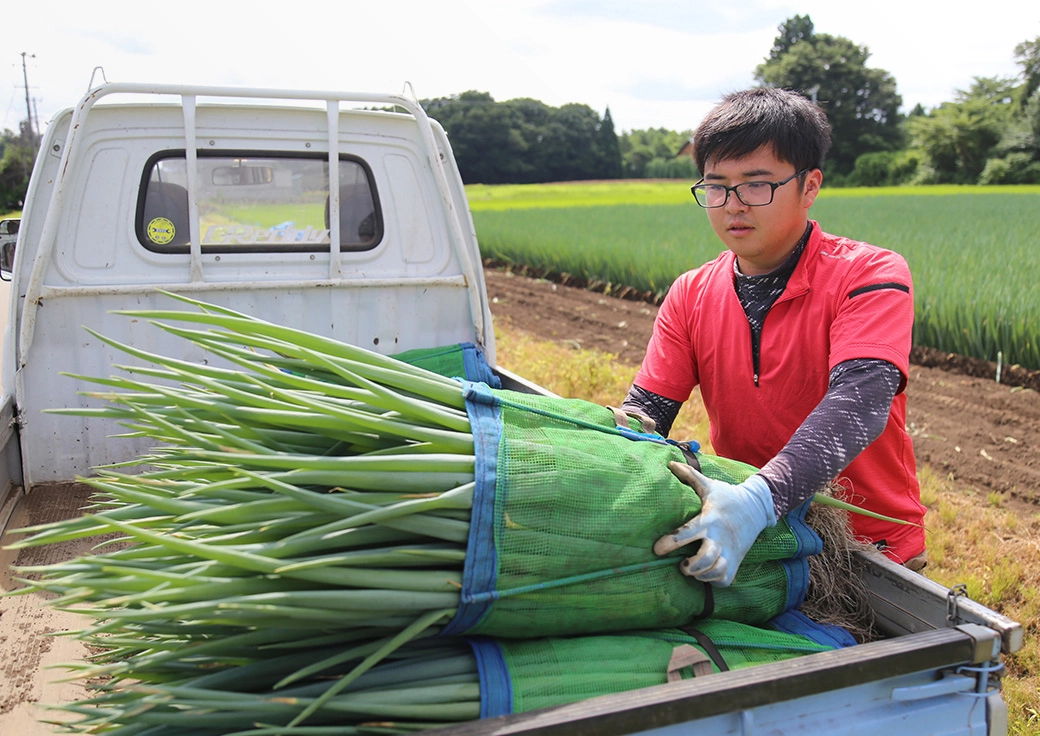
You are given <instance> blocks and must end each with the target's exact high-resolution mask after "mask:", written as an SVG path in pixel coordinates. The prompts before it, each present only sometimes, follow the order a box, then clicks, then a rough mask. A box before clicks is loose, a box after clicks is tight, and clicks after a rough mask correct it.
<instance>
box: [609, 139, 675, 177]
mask: <svg viewBox="0 0 1040 736" xmlns="http://www.w3.org/2000/svg"><path fill="white" fill-rule="evenodd" d="M692 136H693V131H690V130H684V131H682V132H681V133H678V132H676V131H674V130H668V129H667V128H644V129H640V130H632V131H629V132H627V133H623V134H622V136H621V139H620V140H619V146H620V149H621V161H622V175H623V176H626V177H628V178H631V179H643V178H646V177H658V176H662V175H663V174H662V173H661V172H666V171H668V170H669V166H670V162H672V161H673V160H674V159H675V156H676V154H677V153H678V152H679V149H681V148H682V147H683V144H685V143H686V142H687V141H689V140H690V138H691V137H692ZM677 166H678V168H679V169H682V170H683V171H688V170H690V169H689V168H687V167H685V165H684V164H678V165H677ZM672 168H673V169H675V168H676V165H672ZM683 176H686V175H685V174H683Z"/></svg>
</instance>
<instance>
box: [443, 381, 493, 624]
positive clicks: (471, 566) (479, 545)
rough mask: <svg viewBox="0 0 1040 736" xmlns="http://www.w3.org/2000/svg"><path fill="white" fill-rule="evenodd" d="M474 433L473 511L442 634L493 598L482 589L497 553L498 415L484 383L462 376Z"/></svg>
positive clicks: (474, 617)
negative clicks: (455, 600) (455, 596)
mask: <svg viewBox="0 0 1040 736" xmlns="http://www.w3.org/2000/svg"><path fill="white" fill-rule="evenodd" d="M462 385H463V391H462V395H463V396H464V397H465V399H466V413H467V414H468V415H469V421H470V426H471V431H472V433H473V449H474V454H475V466H474V469H473V473H474V484H475V485H474V490H473V511H472V516H471V518H470V524H469V538H468V540H467V542H466V562H465V563H464V565H463V570H462V591H461V594H460V596H459V598H460V602H459V608H458V611H457V612H456V614H455V618H453V619H452V620H451V622H450V623H449V624H448V625H447V626H446V627H445V628H444V630H443V631H442V632H441V635H442V636H451V635H455V634H463V633H465V632H467V631H469V630H470V629H472V628H473V627H474V626H476V625H477V623H478V622H479V621H480V620H481V619H482V618H483V617H484V616H485V615H487V612H488V611H489V610H490V608H491V603H492V601H491V600H490V599H488V598H486V597H484V596H482V594H484V593H486V591H490V590H495V588H496V583H497V579H498V553H497V551H496V550H495V487H496V485H497V483H498V450H499V445H500V444H501V442H502V418H501V411H500V409H499V406H498V400H497V398H496V397H495V395H494V394H493V393H491V389H490V388H489V387H488V386H487V385H486V384H483V383H470V382H468V381H463V384H462Z"/></svg>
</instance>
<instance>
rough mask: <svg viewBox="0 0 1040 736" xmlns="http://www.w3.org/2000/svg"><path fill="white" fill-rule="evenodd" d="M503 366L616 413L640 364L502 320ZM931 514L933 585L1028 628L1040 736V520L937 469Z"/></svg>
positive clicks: (1023, 671) (1010, 689) (1013, 661)
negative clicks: (963, 591) (963, 592)
mask: <svg viewBox="0 0 1040 736" xmlns="http://www.w3.org/2000/svg"><path fill="white" fill-rule="evenodd" d="M496 342H497V349H498V360H499V362H500V363H501V364H502V365H503V366H505V367H507V368H510V367H516V366H523V370H522V371H520V372H521V373H522V374H523V375H524V376H525V377H526V378H529V379H531V380H533V381H535V382H536V383H539V384H540V385H542V386H545V387H546V388H548V389H550V390H551V391H553V392H554V393H557V394H560V395H561V396H566V397H569V398H581V399H586V400H588V401H593V402H596V403H598V404H603V405H616V403H617V402H620V401H621V400H622V399H623V398H624V396H625V394H626V393H627V392H628V387H629V385H630V383H631V381H632V378H633V377H634V376H635V373H636V369H637V366H630V365H624V364H620V363H618V361H617V356H615V355H612V354H610V353H604V352H597V351H592V350H587V351H583V350H579V349H577V348H573V347H569V346H566V345H561V344H558V343H554V342H547V341H543V340H538V339H536V338H533V337H531V336H529V335H527V334H525V333H522V332H519V331H517V330H513V329H511V327H510V326H509V324H508V323H502V324H499V323H498V322H496ZM671 434H672V436H673V437H676V438H681V439H697V440H701V441H704V440H706V439H707V436H708V421H707V416H706V414H705V412H704V407H703V405H702V404H701V402H700V396H699V394H695V395H694V396H693V397H691V399H690V401H688V402H686V404H685V405H684V406H683V408H682V411H681V412H680V414H679V420H677V421H676V425H675V429H674V430H673V431H672V433H671ZM918 478H919V479H920V481H921V498H922V502H923V503H924V504H925V505H926V506H927V507H928V509H929V510H928V514H927V516H926V517H925V525H926V527H927V529H928V568H927V574H928V577H929V578H931V579H932V580H934V581H936V582H938V583H939V584H941V585H943V586H946V587H953V586H954V585H957V584H960V583H963V584H965V585H966V586H967V588H968V595H969V597H971V598H972V599H973V600H976V601H978V602H980V603H982V604H983V605H985V606H988V607H990V608H992V609H993V610H995V611H998V612H1000V613H1002V614H1003V615H1005V616H1007V617H1009V618H1011V619H1012V620H1015V621H1018V622H1021V623H1022V625H1023V626H1024V628H1025V644H1024V647H1023V649H1022V650H1021V651H1020V652H1018V653H1017V654H1015V655H1013V656H1011V657H1005V661H1004V663H1005V665H1006V674H1005V675H1004V677H1003V695H1004V700H1005V702H1007V704H1008V711H1009V727H1008V733H1009V734H1010V735H1011V736H1027V735H1028V734H1037V733H1038V732H1040V703H1038V701H1037V693H1038V692H1040V637H1038V634H1040V631H1038V629H1040V544H1038V542H1037V540H1038V539H1040V515H1038V514H1037V513H1036V512H1028V513H1023V510H1021V509H1013V508H1011V507H1010V506H1009V503H1010V502H1009V501H1008V500H1007V499H1006V498H1003V497H999V498H998V497H996V496H995V495H994V494H981V493H979V492H977V491H975V490H973V489H966V488H963V487H960V486H958V485H957V484H956V483H955V482H954V481H953V480H951V479H950V478H948V477H943V476H940V475H938V474H937V473H935V472H934V471H933V470H932V469H931V467H929V466H925V467H923V468H920V469H919V472H918Z"/></svg>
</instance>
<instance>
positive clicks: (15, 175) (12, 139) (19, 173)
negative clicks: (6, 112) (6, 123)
mask: <svg viewBox="0 0 1040 736" xmlns="http://www.w3.org/2000/svg"><path fill="white" fill-rule="evenodd" d="M18 129H19V130H18V133H14V132H13V131H11V130H5V131H4V132H3V133H0V208H2V209H4V210H10V209H20V208H21V206H22V203H23V202H24V201H25V193H26V191H27V190H28V188H29V175H30V174H31V173H32V168H33V163H34V162H35V159H34V157H33V152H34V151H37V150H39V147H40V141H39V137H38V136H37V135H36V134H35V133H34V132H33V131H32V129H31V128H30V127H29V121H28V120H23V121H22V122H21V123H20V124H19V126H18Z"/></svg>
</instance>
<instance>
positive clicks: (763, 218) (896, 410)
mask: <svg viewBox="0 0 1040 736" xmlns="http://www.w3.org/2000/svg"><path fill="white" fill-rule="evenodd" d="M829 146H830V125H829V123H828V122H827V118H826V116H825V115H824V113H823V111H822V110H820V109H819V108H818V107H817V106H816V105H814V104H813V103H811V102H810V101H809V100H807V99H806V98H804V97H802V96H800V95H798V94H796V93H793V92H789V91H785V90H779V89H752V90H747V91H743V92H737V93H734V94H731V95H728V96H727V97H725V98H724V99H723V101H722V102H721V103H720V104H719V105H718V106H717V107H716V108H715V109H713V110H712V111H711V112H710V113H709V114H708V116H707V117H706V118H705V119H704V121H703V123H702V124H701V126H700V127H699V128H698V129H697V132H696V133H695V135H694V157H695V160H696V164H697V168H698V169H699V170H700V171H701V172H702V173H703V175H704V178H703V179H702V180H701V181H700V182H698V183H697V185H695V186H694V187H693V193H694V196H695V197H696V199H697V203H698V204H699V205H700V206H701V207H703V208H705V211H706V213H707V216H708V220H709V221H710V222H711V225H712V228H713V229H714V230H715V233H716V234H717V235H718V236H719V238H720V239H721V240H722V242H723V243H724V244H725V246H726V248H727V250H726V251H724V252H723V253H722V254H721V255H719V256H718V258H716V259H715V260H713V261H711V262H709V263H706V264H704V265H703V266H701V267H700V268H697V269H695V270H692V271H689V272H687V273H685V274H683V275H682V276H680V277H679V278H678V279H677V280H676V281H675V283H674V284H673V285H672V287H671V289H670V290H669V292H668V296H667V297H666V298H665V300H664V303H663V304H662V305H661V309H660V311H659V313H658V316H657V320H656V322H655V325H654V332H653V335H652V337H651V339H650V343H649V345H648V347H647V353H646V357H645V358H644V360H643V365H642V367H641V368H640V370H639V373H638V374H637V375H636V378H635V381H634V382H633V385H632V388H631V390H630V391H629V394H628V397H627V398H626V399H625V402H624V404H623V405H622V409H623V410H625V411H627V412H629V413H632V414H635V415H644V416H646V417H649V418H650V419H652V420H653V421H654V422H656V426H657V430H658V431H659V432H660V433H661V434H663V435H665V436H667V434H668V431H669V429H670V427H671V424H672V422H673V420H674V419H675V416H676V414H677V413H678V411H679V408H680V406H681V405H682V402H684V401H686V399H688V398H689V396H690V392H691V391H692V390H693V388H694V387H695V386H700V390H701V396H702V398H703V400H704V405H705V407H706V409H707V412H708V417H709V420H710V425H711V430H710V434H711V443H712V446H713V448H714V450H715V452H717V453H718V454H719V455H721V456H724V457H729V458H733V459H736V460H741V461H743V462H746V463H749V464H751V465H754V466H756V467H758V468H760V470H759V472H758V473H756V474H755V475H753V476H752V477H751V478H749V479H748V480H747V481H745V482H743V483H741V484H739V485H730V484H728V483H723V482H719V481H714V480H711V479H708V478H706V477H705V476H703V475H701V474H699V473H697V471H695V470H693V469H692V468H690V467H689V466H685V465H682V464H680V463H673V464H672V471H673V473H674V474H675V475H676V477H678V478H679V479H680V480H681V481H683V482H684V483H686V484H688V485H690V486H692V487H694V488H695V489H696V490H697V492H698V494H699V495H700V496H701V498H702V499H703V500H704V505H703V508H702V510H701V512H700V513H699V514H698V515H697V516H695V517H694V518H693V519H691V520H690V521H689V522H688V523H687V524H686V525H684V526H683V527H681V528H679V529H677V530H675V531H674V532H672V533H671V534H668V535H665V536H664V537H662V538H661V539H660V540H658V542H657V544H656V545H655V547H654V550H655V552H657V553H658V554H665V553H668V552H671V551H673V550H675V549H678V548H680V547H683V546H684V545H688V544H690V543H691V542H695V541H699V542H700V545H699V547H697V548H696V553H695V554H694V555H693V556H692V557H689V558H688V559H686V560H684V561H683V562H682V563H681V568H682V571H683V572H684V573H685V574H687V575H691V576H693V577H695V578H697V579H699V580H702V581H705V582H713V583H717V584H719V585H729V584H730V583H731V582H732V581H733V578H734V576H735V575H736V573H737V568H738V567H739V565H740V563H741V561H742V560H743V558H744V555H745V554H746V553H747V550H748V548H750V546H751V544H752V542H754V540H755V538H756V537H757V536H758V534H759V532H761V531H762V530H763V529H764V528H766V527H767V526H772V525H773V524H775V523H776V520H777V518H778V517H780V516H782V515H783V514H785V513H787V512H788V511H789V510H790V509H792V508H794V507H796V506H798V505H799V504H800V503H802V502H803V501H805V500H806V499H808V498H810V497H812V495H813V494H814V493H816V492H817V491H820V490H821V489H823V488H824V487H825V486H826V485H827V484H828V483H829V482H830V481H831V480H834V479H837V482H838V483H839V484H840V486H841V487H842V488H844V491H845V493H844V498H845V500H847V501H849V502H850V503H853V504H855V505H857V506H860V507H862V508H866V509H869V510H871V511H875V512H878V513H881V514H884V515H886V516H890V517H894V518H897V519H904V520H906V521H909V522H912V523H913V524H915V525H918V526H911V525H899V524H893V523H890V522H882V521H878V520H875V519H871V518H868V517H865V516H862V515H859V514H853V515H852V528H853V531H854V533H855V534H856V535H857V537H859V538H862V539H864V540H867V541H869V542H871V543H873V544H875V545H877V547H878V548H879V549H881V550H882V551H883V552H884V553H885V554H886V555H888V556H889V557H890V558H892V559H893V560H896V561H897V562H900V563H904V564H908V566H909V567H911V568H912V569H920V568H921V567H923V566H924V560H925V556H924V551H925V542H924V530H923V527H922V526H919V525H921V524H922V522H923V518H924V512H925V509H924V507H923V506H922V505H921V503H920V488H919V486H918V483H917V478H916V474H915V471H916V467H915V462H914V454H913V447H912V445H911V442H910V437H909V435H908V434H907V432H906V427H905V425H906V395H905V394H904V392H903V391H904V389H905V388H906V382H907V376H908V371H909V354H910V339H911V328H912V326H913V318H914V300H913V289H912V283H911V279H910V272H909V269H908V268H907V265H906V262H905V261H904V260H903V258H902V257H900V256H899V255H897V254H895V253H893V252H891V251H887V250H884V249H881V248H877V247H875V246H872V245H868V244H866V243H860V242H856V241H854V240H849V239H846V238H841V237H836V236H833V235H828V234H827V233H824V232H822V231H821V230H820V227H819V225H818V224H817V223H816V222H814V221H811V220H809V217H808V212H809V208H810V207H811V206H812V204H813V202H814V201H815V200H816V195H817V194H818V193H819V191H820V185H821V183H822V181H823V174H822V172H821V171H820V167H821V166H822V164H823V158H824V155H825V154H826V152H827V149H828V148H829Z"/></svg>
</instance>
